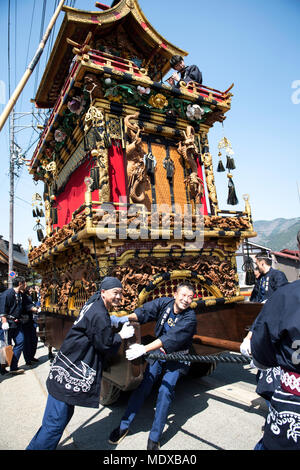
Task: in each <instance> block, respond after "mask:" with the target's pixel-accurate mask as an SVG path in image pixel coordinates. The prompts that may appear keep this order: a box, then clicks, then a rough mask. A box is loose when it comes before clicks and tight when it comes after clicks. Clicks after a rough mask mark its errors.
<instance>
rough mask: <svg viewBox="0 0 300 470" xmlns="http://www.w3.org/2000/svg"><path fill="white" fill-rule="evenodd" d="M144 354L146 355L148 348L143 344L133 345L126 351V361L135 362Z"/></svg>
mask: <svg viewBox="0 0 300 470" xmlns="http://www.w3.org/2000/svg"><path fill="white" fill-rule="evenodd" d="M144 354H146V348H145V346H144V345H143V344H132V345H131V346H129V349H127V351H126V359H128V361H133V360H134V359H136V358H137V357H140V356H143V355H144Z"/></svg>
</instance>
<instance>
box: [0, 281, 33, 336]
mask: <svg viewBox="0 0 300 470" xmlns="http://www.w3.org/2000/svg"><path fill="white" fill-rule="evenodd" d="M20 299H21V300H20V302H18V301H17V294H16V292H15V290H14V288H11V289H6V290H5V291H4V292H2V293H1V294H0V316H6V317H8V318H7V320H8V323H9V327H10V328H15V327H17V326H18V325H19V324H20V319H21V317H22V315H27V314H29V313H30V311H31V309H32V307H34V306H35V305H34V303H33V302H32V301H31V298H30V297H29V296H27V295H26V294H23V293H20ZM10 317H12V318H10ZM15 320H17V321H15Z"/></svg>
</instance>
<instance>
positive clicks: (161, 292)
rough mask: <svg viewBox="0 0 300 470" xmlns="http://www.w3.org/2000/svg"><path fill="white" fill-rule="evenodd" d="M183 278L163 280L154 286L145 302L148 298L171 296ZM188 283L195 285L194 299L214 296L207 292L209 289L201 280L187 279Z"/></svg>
mask: <svg viewBox="0 0 300 470" xmlns="http://www.w3.org/2000/svg"><path fill="white" fill-rule="evenodd" d="M182 282H183V279H171V280H170V281H166V282H163V283H161V284H159V285H157V286H156V287H155V289H153V291H151V292H150V293H149V295H148V297H147V299H146V302H150V300H154V299H157V298H158V297H173V296H174V294H175V292H176V290H177V287H178V286H179V285H180V284H182ZM188 282H189V283H190V284H192V285H193V286H194V287H195V296H194V297H195V300H198V299H201V298H203V297H214V295H213V294H212V293H211V292H209V290H208V289H207V288H206V287H205V286H204V285H203V284H202V283H201V281H198V280H196V281H192V280H190V279H189V280H188Z"/></svg>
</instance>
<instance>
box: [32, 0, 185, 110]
mask: <svg viewBox="0 0 300 470" xmlns="http://www.w3.org/2000/svg"><path fill="white" fill-rule="evenodd" d="M63 11H64V12H65V17H64V20H63V23H62V25H61V28H60V31H59V33H58V36H57V39H56V42H55V44H54V47H53V50H52V54H51V56H50V59H49V61H48V64H47V67H46V69H45V72H44V75H43V77H42V81H41V83H40V86H39V89H38V91H37V94H36V97H35V102H36V105H37V106H38V107H40V108H51V107H53V106H54V104H55V102H56V100H57V97H58V95H59V92H60V90H61V88H62V86H63V83H64V80H65V78H66V76H67V75H68V71H69V68H70V64H71V62H72V59H73V57H74V52H73V46H72V45H71V44H69V43H68V42H67V39H71V40H73V41H75V42H76V43H79V44H83V43H84V41H85V38H86V37H87V34H88V33H89V32H91V33H92V39H91V42H90V45H91V46H92V48H94V49H97V48H105V47H110V48H116V49H119V50H122V51H123V53H125V54H127V55H129V56H131V59H132V57H133V58H135V59H136V60H137V61H141V60H142V62H143V63H142V67H147V69H148V75H149V77H150V78H151V79H152V80H154V81H159V80H161V78H162V77H163V76H164V75H165V74H166V73H167V72H168V71H169V70H170V64H169V61H170V58H171V57H172V55H175V54H178V55H181V56H183V57H184V56H186V55H187V52H185V51H183V50H182V49H179V48H178V47H176V46H174V45H173V44H171V43H170V42H168V41H167V40H166V39H165V38H163V37H162V36H161V35H160V34H159V33H158V32H157V31H156V30H155V29H154V28H153V26H152V25H151V24H150V23H149V21H148V20H147V18H146V17H145V15H144V14H143V12H142V10H141V8H140V6H139V4H138V1H137V0H119V1H114V2H113V3H112V6H111V7H110V8H107V9H105V10H104V11H83V10H77V9H74V8H70V7H66V6H65V7H63Z"/></svg>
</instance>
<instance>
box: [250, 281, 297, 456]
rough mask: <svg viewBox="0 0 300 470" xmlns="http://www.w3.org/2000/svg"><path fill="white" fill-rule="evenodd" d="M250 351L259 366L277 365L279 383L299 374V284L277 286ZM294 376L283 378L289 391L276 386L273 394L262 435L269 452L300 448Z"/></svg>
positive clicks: (253, 338)
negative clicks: (279, 370) (279, 369)
mask: <svg viewBox="0 0 300 470" xmlns="http://www.w3.org/2000/svg"><path fill="white" fill-rule="evenodd" d="M251 351H252V356H253V359H254V361H255V363H256V364H257V365H258V366H260V365H262V366H265V367H268V368H273V370H274V368H275V367H276V366H279V367H280V368H281V374H283V375H282V377H281V379H282V380H283V377H284V376H286V375H287V374H288V375H290V373H296V374H299V375H300V281H295V282H291V283H289V284H287V285H285V286H282V287H279V289H277V290H276V292H274V294H273V295H272V297H271V298H270V299H269V300H268V301H267V302H266V304H265V305H264V307H263V309H262V310H261V312H260V313H259V315H258V317H257V321H256V323H255V325H254V329H253V335H252V338H251ZM286 371H288V372H286ZM293 377H294V379H292V377H290V378H286V380H288V383H289V384H290V388H291V391H286V390H285V389H284V388H282V387H283V386H282V385H280V384H279V386H277V387H276V389H275V390H274V393H273V394H272V397H271V403H270V409H269V414H268V417H267V420H266V422H265V429H264V435H263V444H264V446H265V447H266V449H268V450H299V448H300V447H299V446H300V440H299V437H300V435H299V429H300V395H297V393H296V390H299V385H297V379H296V378H295V377H297V376H293ZM289 380H290V382H289ZM298 382H299V379H298ZM293 390H295V393H293Z"/></svg>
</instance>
